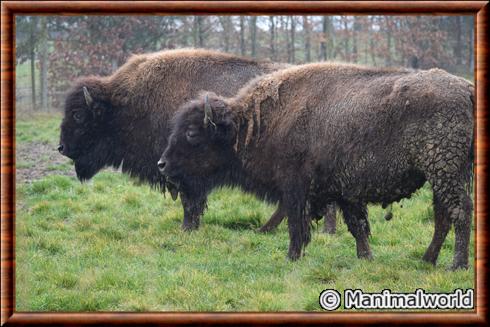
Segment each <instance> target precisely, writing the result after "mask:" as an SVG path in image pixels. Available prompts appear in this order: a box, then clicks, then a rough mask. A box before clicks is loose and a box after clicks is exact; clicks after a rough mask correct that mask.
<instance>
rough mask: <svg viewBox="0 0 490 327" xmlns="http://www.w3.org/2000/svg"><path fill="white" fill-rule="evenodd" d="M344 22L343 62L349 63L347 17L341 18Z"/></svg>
mask: <svg viewBox="0 0 490 327" xmlns="http://www.w3.org/2000/svg"><path fill="white" fill-rule="evenodd" d="M342 18H343V20H344V60H345V61H350V54H349V26H348V25H347V17H342Z"/></svg>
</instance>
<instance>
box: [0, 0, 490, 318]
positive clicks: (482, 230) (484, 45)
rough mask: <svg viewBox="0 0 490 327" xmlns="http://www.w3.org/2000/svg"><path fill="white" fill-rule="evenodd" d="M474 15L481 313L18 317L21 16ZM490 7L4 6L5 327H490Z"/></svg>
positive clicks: (461, 3)
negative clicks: (399, 326)
mask: <svg viewBox="0 0 490 327" xmlns="http://www.w3.org/2000/svg"><path fill="white" fill-rule="evenodd" d="M82 14H83V15H106V14H111V15H130V14H137V15H218V14H222V15H273V14H274V15H285V14H288V15H291V14H294V15H315V14H316V15H325V14H336V15H339V14H340V15H368V14H369V15H372V14H378V15H379V14H382V15H474V16H475V33H474V35H475V43H474V44H475V45H474V47H475V51H474V53H475V84H476V85H475V86H476V106H475V107H476V108H475V117H476V124H475V125H476V126H475V135H476V138H475V149H476V155H475V158H476V159H475V178H474V181H475V183H474V184H475V185H474V187H475V201H474V202H475V204H476V205H475V210H474V213H475V214H474V217H475V218H474V220H475V227H476V228H475V280H476V289H475V293H476V306H475V307H476V309H475V311H473V312H461V313H454V312H441V313H437V312H436V313H433V312H430V313H428V312H427V313H418V312H414V313H412V312H403V313H401V312H381V313H378V312H349V313H346V312H342V313H333V312H328V313H327V312H325V313H323V312H311V313H310V312H278V313H264V312H222V313H221V312H220V313H214V312H213V313H211V312H209V313H204V312H145V313H131V312H94V313H92V312H84V313H74V312H73V313H68V312H64V313H48V312H18V311H15V155H14V154H15V43H14V42H15V39H14V35H15V16H16V15H82ZM488 18H489V14H488V1H97V2H93V1H72V2H64V1H4V2H2V3H1V289H2V290H1V324H2V325H3V324H4V323H8V324H9V325H10V324H13V325H16V324H19V325H23V324H64V325H69V324H72V325H73V324H76V325H80V324H95V323H97V324H120V323H125V324H127V323H135V324H186V323H187V324H188V323H215V324H235V323H248V324H280V323H294V324H299V323H304V324H319V323H344V324H350V323H352V324H364V323H369V324H372V323H440V324H446V323H451V324H455V323H476V324H485V323H488V310H487V305H488V303H487V293H486V292H487V290H486V289H487V284H486V283H487V282H486V279H487V273H488V272H487V269H488V257H487V253H488V252H487V247H488V240H489V238H488V222H487V220H488V210H487V197H486V192H485V190H486V188H487V181H488V175H487V171H488V164H487V156H488V136H487V134H488V127H487V126H488V111H487V110H488V95H487V94H489V93H490V92H489V91H490V90H489V89H488V62H489V57H490V55H489V51H488V34H489V33H488V30H489V29H490V27H489V25H488Z"/></svg>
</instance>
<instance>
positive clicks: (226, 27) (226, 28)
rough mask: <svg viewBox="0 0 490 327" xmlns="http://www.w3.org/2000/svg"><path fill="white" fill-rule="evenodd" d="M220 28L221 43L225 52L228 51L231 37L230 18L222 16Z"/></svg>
mask: <svg viewBox="0 0 490 327" xmlns="http://www.w3.org/2000/svg"><path fill="white" fill-rule="evenodd" d="M220 22H221V26H222V27H223V41H224V48H225V52H229V51H230V35H231V17H230V16H224V17H221V18H220Z"/></svg>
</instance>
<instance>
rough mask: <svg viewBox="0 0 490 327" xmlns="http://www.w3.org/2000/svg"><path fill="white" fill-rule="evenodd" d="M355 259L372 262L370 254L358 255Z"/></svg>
mask: <svg viewBox="0 0 490 327" xmlns="http://www.w3.org/2000/svg"><path fill="white" fill-rule="evenodd" d="M357 257H358V258H359V259H363V260H369V261H371V260H373V255H372V254H371V252H362V253H358V254H357Z"/></svg>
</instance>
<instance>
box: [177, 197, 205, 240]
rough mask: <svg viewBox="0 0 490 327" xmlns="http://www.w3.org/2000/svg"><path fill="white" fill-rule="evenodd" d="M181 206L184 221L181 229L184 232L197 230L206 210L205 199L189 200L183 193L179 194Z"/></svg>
mask: <svg viewBox="0 0 490 327" xmlns="http://www.w3.org/2000/svg"><path fill="white" fill-rule="evenodd" d="M180 199H181V201H182V206H183V207H184V221H183V223H182V229H183V230H184V231H192V230H197V229H198V228H199V224H200V222H201V216H202V214H203V212H204V209H205V208H206V197H199V198H196V199H194V198H191V197H189V196H188V195H187V194H185V193H184V192H181V193H180Z"/></svg>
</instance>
